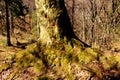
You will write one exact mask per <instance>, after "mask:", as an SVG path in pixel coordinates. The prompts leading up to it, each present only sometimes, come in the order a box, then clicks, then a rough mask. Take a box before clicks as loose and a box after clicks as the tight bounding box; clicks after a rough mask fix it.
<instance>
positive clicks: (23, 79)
mask: <svg viewBox="0 0 120 80" xmlns="http://www.w3.org/2000/svg"><path fill="white" fill-rule="evenodd" d="M12 42H13V44H14V45H15V46H11V47H8V46H6V37H5V36H2V35H0V80H34V79H35V77H37V76H41V75H42V74H45V75H48V76H53V77H56V76H57V75H56V74H55V73H54V71H52V70H51V69H50V68H49V69H48V70H47V73H43V72H41V73H37V72H36V71H35V69H34V67H32V66H29V67H26V68H20V69H18V68H17V67H15V66H14V65H15V62H11V61H10V60H11V59H12V58H13V55H15V54H16V53H18V52H19V51H22V50H25V49H23V48H21V47H18V46H16V41H15V39H14V38H12ZM21 43H22V42H21ZM119 44H120V42H119V41H117V42H116V43H114V45H113V48H112V49H111V50H105V51H103V52H102V55H103V56H115V57H117V56H120V45H119ZM25 46H27V45H25ZM109 61H110V62H113V61H112V60H109ZM16 73H17V74H16ZM107 74H110V75H111V74H112V75H114V76H118V75H120V69H117V70H115V69H112V70H111V71H109V73H107ZM36 80H38V79H36ZM40 80H49V79H47V78H43V79H40ZM58 80H59V79H58ZM60 80H64V79H60ZM76 80H77V79H76ZM93 80H100V79H98V78H94V79H93ZM110 80H112V79H110ZM116 80H120V79H118V78H116Z"/></svg>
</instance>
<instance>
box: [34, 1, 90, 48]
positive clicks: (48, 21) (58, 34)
mask: <svg viewBox="0 0 120 80" xmlns="http://www.w3.org/2000/svg"><path fill="white" fill-rule="evenodd" d="M35 4H36V14H37V22H39V23H38V24H37V26H38V28H40V38H39V40H40V41H41V42H42V43H45V44H52V43H53V41H54V39H57V38H60V39H61V38H64V37H66V39H67V40H71V39H72V38H75V39H77V40H79V39H78V37H76V36H75V34H74V32H73V28H72V26H71V23H70V18H69V16H68V14H67V10H66V7H65V5H64V0H35ZM79 41H80V42H82V41H81V40H79ZM82 43H83V44H84V45H85V46H88V45H87V44H85V43H84V42H82Z"/></svg>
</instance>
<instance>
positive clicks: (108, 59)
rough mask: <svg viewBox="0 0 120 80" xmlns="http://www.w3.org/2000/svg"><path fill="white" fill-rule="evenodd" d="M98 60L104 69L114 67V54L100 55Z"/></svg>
mask: <svg viewBox="0 0 120 80" xmlns="http://www.w3.org/2000/svg"><path fill="white" fill-rule="evenodd" d="M100 61H101V63H102V65H103V68H104V70H110V69H112V68H115V67H116V64H117V62H116V60H115V57H114V56H102V57H100Z"/></svg>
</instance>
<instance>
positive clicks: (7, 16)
mask: <svg viewBox="0 0 120 80" xmlns="http://www.w3.org/2000/svg"><path fill="white" fill-rule="evenodd" d="M5 8H6V29H7V45H8V46H11V41H10V25H9V11H8V2H7V0H5Z"/></svg>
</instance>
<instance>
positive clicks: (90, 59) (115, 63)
mask: <svg viewBox="0 0 120 80" xmlns="http://www.w3.org/2000/svg"><path fill="white" fill-rule="evenodd" d="M73 42H74V43H75V42H76V41H74V40H73ZM74 43H73V44H74ZM81 47H82V45H81V44H74V45H73V46H71V42H64V40H63V41H55V42H54V43H53V44H52V45H50V46H48V45H47V46H46V45H41V44H40V43H34V44H31V45H29V46H28V47H27V49H25V50H23V51H20V52H18V53H16V54H15V55H14V57H12V58H11V63H15V64H14V66H15V67H16V68H17V69H22V68H28V67H33V68H34V71H35V73H37V74H41V76H34V79H35V80H57V79H63V80H65V79H67V80H75V79H79V80H89V79H92V78H94V77H95V76H97V77H98V78H99V79H106V80H107V79H108V78H109V77H107V76H108V75H106V72H108V71H110V70H114V69H118V68H119V67H120V58H119V56H116V57H115V56H106V55H100V54H101V53H98V52H96V51H94V49H91V48H81ZM3 66H6V65H3ZM1 69H3V68H1ZM5 69H6V67H5ZM17 69H16V70H17ZM49 71H50V72H51V73H50V72H49ZM48 73H50V74H51V75H47V74H48ZM16 74H17V73H16Z"/></svg>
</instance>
